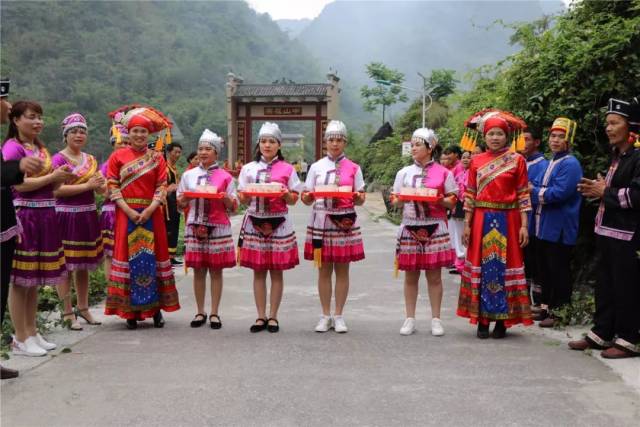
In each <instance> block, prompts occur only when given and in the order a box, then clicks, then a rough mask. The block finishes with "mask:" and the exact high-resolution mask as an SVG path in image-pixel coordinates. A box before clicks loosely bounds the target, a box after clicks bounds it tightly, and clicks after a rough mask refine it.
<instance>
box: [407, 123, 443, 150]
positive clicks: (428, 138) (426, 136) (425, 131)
mask: <svg viewBox="0 0 640 427" xmlns="http://www.w3.org/2000/svg"><path fill="white" fill-rule="evenodd" d="M411 141H420V142H423V143H424V144H425V145H428V146H429V148H433V147H435V146H436V145H437V144H438V136H437V135H436V133H435V132H434V131H433V130H432V129H429V128H420V129H416V130H415V131H414V132H413V135H412V136H411Z"/></svg>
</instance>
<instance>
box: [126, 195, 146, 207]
mask: <svg viewBox="0 0 640 427" xmlns="http://www.w3.org/2000/svg"><path fill="white" fill-rule="evenodd" d="M124 201H125V203H126V204H128V205H143V206H149V205H150V204H151V203H152V202H153V200H149V199H140V198H134V197H125V198H124Z"/></svg>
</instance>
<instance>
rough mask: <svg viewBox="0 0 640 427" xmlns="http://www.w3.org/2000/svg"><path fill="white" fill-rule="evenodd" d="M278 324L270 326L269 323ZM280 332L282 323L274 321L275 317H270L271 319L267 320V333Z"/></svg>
mask: <svg viewBox="0 0 640 427" xmlns="http://www.w3.org/2000/svg"><path fill="white" fill-rule="evenodd" d="M272 320H273V321H274V322H276V324H275V325H270V324H269V322H271V321H272ZM279 330H280V323H279V322H278V319H274V318H273V317H270V318H269V319H267V331H269V332H272V333H273V332H278V331H279Z"/></svg>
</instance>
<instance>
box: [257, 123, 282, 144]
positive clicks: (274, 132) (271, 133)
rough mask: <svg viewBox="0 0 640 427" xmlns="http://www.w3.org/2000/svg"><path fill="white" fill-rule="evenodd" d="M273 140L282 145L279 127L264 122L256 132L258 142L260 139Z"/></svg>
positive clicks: (275, 124)
mask: <svg viewBox="0 0 640 427" xmlns="http://www.w3.org/2000/svg"><path fill="white" fill-rule="evenodd" d="M269 137H271V138H273V139H275V140H276V141H278V143H282V132H280V127H279V126H278V124H277V123H271V122H265V123H264V124H263V125H262V126H261V127H260V131H259V132H258V140H259V139H261V138H269Z"/></svg>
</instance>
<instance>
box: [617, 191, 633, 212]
mask: <svg viewBox="0 0 640 427" xmlns="http://www.w3.org/2000/svg"><path fill="white" fill-rule="evenodd" d="M618 200H619V201H620V207H621V208H622V209H629V208H632V207H633V205H632V204H631V197H630V195H629V189H628V188H621V189H619V190H618Z"/></svg>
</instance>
